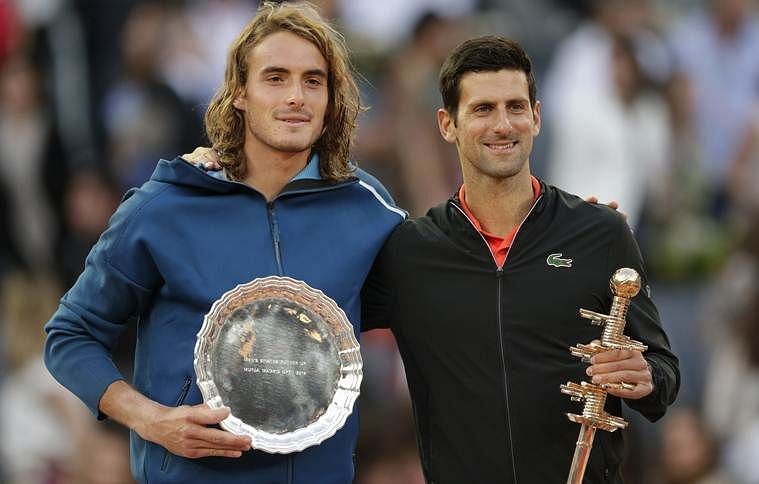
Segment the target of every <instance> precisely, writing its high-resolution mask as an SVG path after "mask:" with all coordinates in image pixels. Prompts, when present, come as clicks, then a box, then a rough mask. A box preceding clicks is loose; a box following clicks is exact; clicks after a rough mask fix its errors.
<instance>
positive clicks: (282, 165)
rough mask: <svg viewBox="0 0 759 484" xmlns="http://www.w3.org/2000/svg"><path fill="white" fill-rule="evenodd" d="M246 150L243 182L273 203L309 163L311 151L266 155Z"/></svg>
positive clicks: (270, 152)
mask: <svg viewBox="0 0 759 484" xmlns="http://www.w3.org/2000/svg"><path fill="white" fill-rule="evenodd" d="M252 151H253V150H249V149H247V147H246V149H245V158H246V164H247V171H246V173H247V175H246V176H245V179H244V180H242V181H243V182H244V183H246V184H247V185H250V186H251V187H253V188H255V189H256V190H257V191H259V192H261V194H262V195H263V196H264V197H266V200H267V201H271V200H273V199H274V197H276V196H277V195H278V194H279V193H280V192H281V191H282V189H283V188H284V187H285V185H287V183H288V182H289V181H290V180H292V178H293V177H294V176H295V175H296V174H298V172H299V171H301V170H302V169H303V168H304V167H305V166H306V164H307V163H308V160H309V157H310V156H311V150H306V151H300V152H297V153H286V152H282V151H276V150H268V151H267V152H265V153H261V152H257V153H256V152H252Z"/></svg>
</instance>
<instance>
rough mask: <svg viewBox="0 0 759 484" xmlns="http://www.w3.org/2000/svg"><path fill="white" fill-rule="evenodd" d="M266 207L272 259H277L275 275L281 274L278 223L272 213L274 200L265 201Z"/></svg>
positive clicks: (282, 272) (282, 271) (283, 272)
mask: <svg viewBox="0 0 759 484" xmlns="http://www.w3.org/2000/svg"><path fill="white" fill-rule="evenodd" d="M266 207H267V209H268V210H267V213H268V215H269V229H270V230H271V238H272V243H273V245H274V259H275V260H276V261H277V275H278V276H283V275H284V274H285V271H284V270H283V269H282V253H281V250H280V245H279V225H278V224H277V217H276V214H275V213H274V202H269V203H267V204H266Z"/></svg>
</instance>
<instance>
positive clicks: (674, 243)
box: [639, 74, 733, 281]
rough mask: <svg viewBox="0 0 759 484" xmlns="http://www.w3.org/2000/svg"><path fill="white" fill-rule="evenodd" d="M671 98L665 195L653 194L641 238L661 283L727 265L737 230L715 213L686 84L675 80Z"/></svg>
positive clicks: (662, 183)
mask: <svg viewBox="0 0 759 484" xmlns="http://www.w3.org/2000/svg"><path fill="white" fill-rule="evenodd" d="M667 98H668V101H669V112H670V120H671V126H672V135H673V139H672V149H671V151H670V155H669V156H670V163H669V165H668V166H667V167H664V169H663V170H661V171H659V172H657V173H656V178H657V179H658V180H659V183H660V186H661V187H662V189H660V190H657V191H655V192H653V193H651V195H652V197H650V198H649V200H648V203H647V207H646V208H647V210H646V212H645V216H646V217H645V221H646V226H645V227H644V228H645V230H644V231H643V232H639V237H641V238H642V245H643V250H645V251H646V254H647V256H648V261H649V265H650V267H651V270H652V272H653V273H654V274H655V275H656V276H657V278H659V279H662V280H664V279H666V280H669V281H685V280H693V279H701V278H704V277H707V276H709V275H712V274H714V273H715V272H716V271H717V270H718V269H719V267H720V265H721V264H722V263H723V262H724V259H725V257H726V255H727V253H728V251H729V249H730V243H731V238H732V232H733V230H732V228H731V226H730V224H729V223H728V222H729V221H727V220H724V219H722V218H720V217H719V216H718V215H717V214H715V213H714V211H713V210H712V201H713V200H714V198H715V193H714V190H715V186H714V185H713V184H712V182H711V181H710V180H709V175H708V174H707V173H706V170H705V168H704V162H703V150H702V149H701V146H700V143H699V141H698V134H697V132H696V128H695V125H694V120H693V111H694V109H695V100H694V98H693V90H692V88H691V84H690V83H689V82H688V79H687V78H685V77H684V76H683V75H681V74H676V75H674V76H673V77H672V79H671V80H670V82H669V83H668V86H667Z"/></svg>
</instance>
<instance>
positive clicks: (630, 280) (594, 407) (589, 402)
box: [561, 267, 648, 484]
mask: <svg viewBox="0 0 759 484" xmlns="http://www.w3.org/2000/svg"><path fill="white" fill-rule="evenodd" d="M609 285H610V286H611V290H612V293H613V294H614V300H613V301H612V304H611V310H610V311H609V314H600V313H596V312H593V311H588V310H587V309H580V316H582V317H583V318H586V319H589V320H590V322H591V324H594V325H597V326H603V333H602V334H601V340H600V341H593V342H591V343H589V344H586V345H585V344H578V345H577V346H572V347H571V348H570V351H571V352H572V355H573V356H577V357H580V358H582V360H583V361H585V362H590V358H591V357H592V356H593V355H595V354H597V353H601V352H603V351H608V350H619V349H625V350H638V351H641V352H642V351H646V349H648V347H647V346H646V345H644V344H643V343H641V342H639V341H635V340H633V339H630V337H629V336H625V335H624V334H623V333H624V330H625V323H626V321H625V315H626V314H627V308H629V307H630V300H631V299H632V298H633V297H635V295H637V294H638V291H640V276H639V275H638V273H637V272H636V271H635V270H634V269H629V268H627V267H623V268H621V269H618V270H617V271H616V272H614V275H612V277H611V280H610V281H609ZM607 388H625V389H632V388H633V385H630V384H629V383H624V382H620V383H606V384H602V385H595V384H593V383H588V382H585V381H583V382H581V383H580V384H577V383H573V382H568V383H567V384H566V385H561V392H562V393H566V394H567V395H570V396H571V397H572V400H573V401H576V402H579V401H583V400H584V401H585V404H584V407H583V409H582V415H575V414H572V413H568V414H567V418H569V420H571V421H572V422H575V423H579V424H581V425H582V426H581V427H580V436H579V437H578V439H577V444H576V446H575V454H574V457H573V458H572V466H571V467H570V469H569V477H567V484H580V483H581V482H582V478H583V476H584V475H585V466H586V465H587V464H588V457H590V450H591V448H592V446H593V438H594V437H595V435H596V429H601V430H606V431H607V432H614V431H615V430H617V429H623V428H625V427H627V421H625V420H624V419H622V418H620V417H615V416H614V415H609V414H608V413H606V411H604V406H605V405H606V389H607Z"/></svg>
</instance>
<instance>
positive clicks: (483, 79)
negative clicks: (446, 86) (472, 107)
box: [459, 69, 530, 105]
mask: <svg viewBox="0 0 759 484" xmlns="http://www.w3.org/2000/svg"><path fill="white" fill-rule="evenodd" d="M459 92H460V95H459V104H460V105H467V104H470V103H472V102H475V101H478V100H488V101H496V102H497V101H507V100H509V101H511V100H516V99H523V100H527V101H529V100H530V87H529V84H528V83H527V75H526V74H525V73H524V72H523V71H519V70H513V69H501V70H500V71H488V72H467V73H466V74H464V75H463V76H462V77H461V80H460V81H459Z"/></svg>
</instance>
